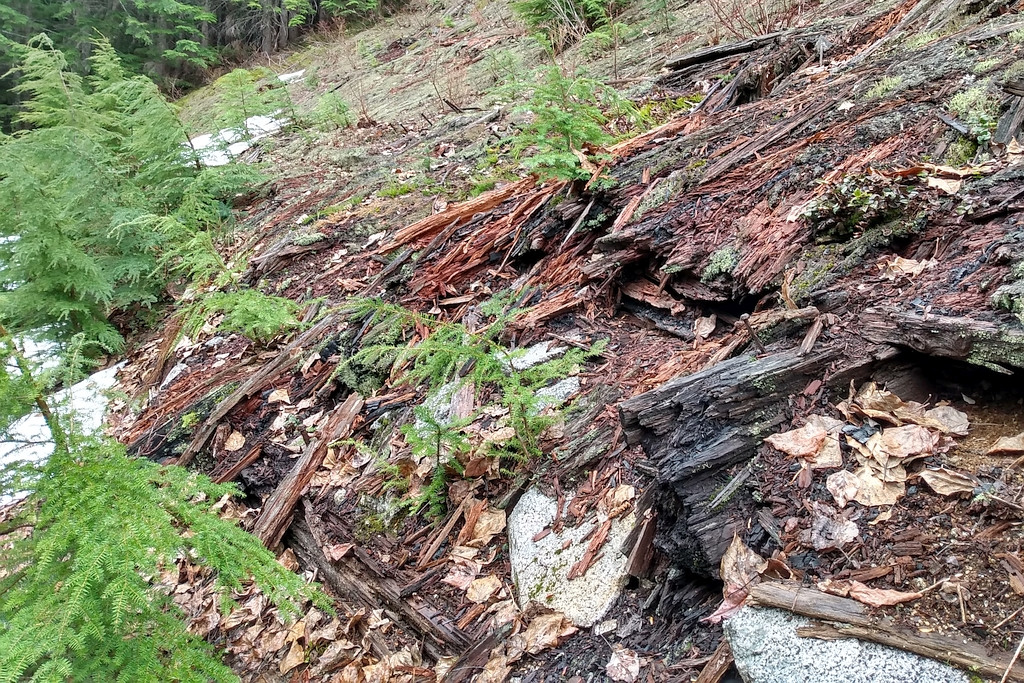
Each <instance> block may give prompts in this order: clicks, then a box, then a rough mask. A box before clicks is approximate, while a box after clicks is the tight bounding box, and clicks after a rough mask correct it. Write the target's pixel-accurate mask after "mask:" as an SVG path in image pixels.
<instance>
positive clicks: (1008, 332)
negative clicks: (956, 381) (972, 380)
mask: <svg viewBox="0 0 1024 683" xmlns="http://www.w3.org/2000/svg"><path fill="white" fill-rule="evenodd" d="M859 330H860V334H861V335H862V336H863V337H864V338H865V339H867V340H868V341H871V342H874V343H876V344H891V345H893V346H899V347H904V348H910V349H913V350H914V351H918V352H920V353H924V354H927V355H929V356H938V357H940V358H952V359H954V360H960V361H966V362H968V363H973V364H975V365H980V366H982V367H986V368H988V369H990V370H995V371H996V372H999V373H1002V374H1009V373H1011V370H1010V369H1008V368H1024V330H1021V329H1020V328H1019V327H1018V328H1017V329H1010V328H1008V327H1006V326H1004V325H998V324H996V323H992V322H985V321H983V320H974V319H972V318H954V317H949V316H943V315H934V314H928V315H918V314H917V313H911V312H904V311H897V310H895V309H891V308H868V309H865V310H864V312H863V313H861V315H860V324H859Z"/></svg>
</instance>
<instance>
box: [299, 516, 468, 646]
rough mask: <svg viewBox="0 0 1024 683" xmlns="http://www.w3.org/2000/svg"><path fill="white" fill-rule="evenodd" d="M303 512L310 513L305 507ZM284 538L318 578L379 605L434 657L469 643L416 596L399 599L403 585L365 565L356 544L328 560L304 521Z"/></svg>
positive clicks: (351, 597)
mask: <svg viewBox="0 0 1024 683" xmlns="http://www.w3.org/2000/svg"><path fill="white" fill-rule="evenodd" d="M306 514H307V516H308V514H309V508H308V506H307V508H306ZM285 542H286V544H287V545H288V547H290V548H291V549H292V550H293V551H294V552H295V555H296V556H297V557H298V558H299V561H300V562H302V564H303V565H305V566H306V567H307V568H315V569H316V571H317V578H318V579H319V580H320V581H322V582H323V583H324V584H325V585H326V586H328V587H329V588H330V589H331V590H333V591H335V592H336V593H337V594H338V595H339V597H341V598H342V599H343V600H345V601H346V602H349V603H352V604H353V605H355V606H356V607H365V608H366V610H367V612H369V611H370V610H374V609H380V608H382V607H383V608H384V610H385V614H386V615H387V616H388V618H390V619H391V620H392V621H394V622H395V625H396V626H397V627H398V628H400V629H401V630H403V631H405V632H406V633H407V634H409V635H410V636H411V637H413V638H415V639H416V640H418V641H420V642H421V643H422V644H423V649H424V652H425V653H426V654H427V655H428V656H429V657H431V658H433V659H435V660H437V659H439V658H441V657H445V656H449V655H453V654H458V653H461V652H463V651H464V650H465V649H466V648H467V647H468V646H469V645H470V644H471V642H472V641H471V639H470V638H469V636H467V635H466V634H465V633H464V632H463V631H462V630H461V629H459V628H458V627H457V626H455V625H454V624H453V623H451V621H450V620H449V619H447V618H446V617H444V616H443V615H438V614H436V610H432V609H429V606H428V605H426V604H421V603H422V600H421V599H420V598H418V597H417V596H410V597H404V598H403V597H402V586H400V585H399V584H398V583H397V582H396V581H395V580H394V579H392V578H390V577H388V576H384V575H383V574H382V573H380V572H379V571H375V568H374V567H372V566H370V564H367V561H364V557H363V556H364V555H365V553H364V552H363V551H362V550H361V549H360V548H358V547H355V548H353V549H352V551H351V552H350V553H349V554H348V555H346V556H345V557H342V558H341V559H339V560H336V561H333V562H332V561H331V560H328V559H327V557H326V556H324V553H323V549H322V548H321V542H319V541H318V540H317V538H316V536H315V534H314V532H313V531H312V529H311V528H310V526H309V524H308V523H307V522H306V521H305V520H304V519H299V520H297V521H296V522H295V523H294V524H292V526H291V528H290V530H289V532H288V535H287V536H286V537H285ZM371 564H372V562H371ZM432 614H433V616H431V615H432Z"/></svg>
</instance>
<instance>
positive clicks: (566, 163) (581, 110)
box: [497, 64, 638, 180]
mask: <svg viewBox="0 0 1024 683" xmlns="http://www.w3.org/2000/svg"><path fill="white" fill-rule="evenodd" d="M513 87H514V88H516V89H518V88H520V87H522V84H514V85H513ZM497 92H499V93H501V92H507V89H499V90H498V91H497ZM528 93H529V94H528V96H527V98H526V101H525V103H524V104H522V105H521V106H519V107H518V108H517V109H516V110H515V111H516V112H517V113H518V114H521V115H523V116H524V117H527V118H529V121H528V122H527V123H526V124H524V125H523V126H522V127H521V130H520V131H519V133H518V134H517V135H515V136H514V137H513V139H512V141H511V142H512V150H513V153H514V154H516V155H517V156H519V155H522V154H523V153H524V152H527V151H529V152H530V153H529V154H528V155H527V156H526V157H525V159H524V160H523V166H524V167H526V169H527V170H529V171H531V172H534V173H537V174H538V175H539V176H540V177H541V178H542V179H559V180H575V179H582V178H589V177H590V176H591V175H592V174H593V171H594V167H595V163H600V162H601V161H603V160H604V159H605V158H606V156H607V155H606V154H605V153H604V152H602V151H601V149H600V148H601V147H602V146H604V145H607V144H609V143H611V142H612V141H613V139H614V138H613V136H612V135H611V133H610V132H608V130H606V125H607V124H608V123H609V121H610V118H609V117H616V116H623V117H627V118H629V119H632V120H635V119H637V118H638V117H637V112H636V109H635V108H634V107H633V105H632V104H631V103H630V102H629V101H628V100H626V99H625V98H623V97H622V96H621V95H619V93H618V92H617V91H616V90H615V89H614V88H611V87H609V86H606V85H604V84H602V83H600V82H599V81H596V80H594V79H592V78H587V77H585V76H582V75H579V74H574V75H569V76H567V75H565V74H563V73H562V70H561V69H560V68H559V67H558V66H557V65H555V64H551V65H548V66H545V67H542V68H541V69H539V70H538V71H537V73H536V74H535V77H534V79H533V85H532V86H529V87H528Z"/></svg>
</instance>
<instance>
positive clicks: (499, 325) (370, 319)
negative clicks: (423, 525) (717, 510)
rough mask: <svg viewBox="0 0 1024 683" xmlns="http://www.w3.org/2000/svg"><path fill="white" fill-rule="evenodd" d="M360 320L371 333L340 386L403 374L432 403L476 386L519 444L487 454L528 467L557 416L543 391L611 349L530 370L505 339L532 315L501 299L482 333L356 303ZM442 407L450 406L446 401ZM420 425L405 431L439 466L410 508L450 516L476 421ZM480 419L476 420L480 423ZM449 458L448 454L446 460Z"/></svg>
mask: <svg viewBox="0 0 1024 683" xmlns="http://www.w3.org/2000/svg"><path fill="white" fill-rule="evenodd" d="M350 310H351V314H352V316H353V318H354V319H358V320H361V321H362V326H363V327H365V328H366V329H367V332H366V333H365V334H364V336H363V340H362V343H361V348H360V349H359V351H357V352H356V353H355V354H354V355H353V356H352V357H351V358H350V359H348V360H347V361H346V362H344V363H342V365H340V366H339V369H338V372H337V373H336V376H337V378H338V380H339V381H341V382H342V383H344V384H347V385H348V386H350V387H352V388H354V389H357V390H363V391H366V390H370V389H371V388H372V387H373V385H374V383H375V382H377V381H382V380H383V379H384V378H386V377H387V376H388V375H389V374H390V372H391V369H392V368H393V367H402V368H404V371H403V377H404V378H405V381H406V382H408V383H409V384H410V385H411V386H425V388H426V390H427V393H428V395H429V396H441V397H445V396H447V397H449V398H450V396H451V393H452V392H454V391H455V390H456V388H457V387H458V386H461V385H463V384H470V385H471V386H473V388H474V392H475V394H476V395H477V396H479V397H482V399H483V400H482V401H480V402H481V403H486V402H487V400H490V401H493V402H494V403H496V404H497V405H499V406H500V407H501V408H502V409H503V411H507V417H506V420H507V425H508V426H509V427H511V428H512V430H513V431H514V434H515V435H514V438H511V439H509V440H508V441H505V442H503V443H489V444H488V445H487V455H488V456H493V457H498V458H499V459H509V460H511V461H513V462H524V461H527V460H530V459H532V458H536V457H539V456H540V455H541V450H540V445H539V437H540V434H541V433H542V432H543V431H544V430H545V429H546V428H547V427H549V426H550V425H551V424H552V423H553V421H554V417H553V415H552V414H551V409H550V408H549V409H548V410H547V411H543V410H542V408H543V407H544V405H545V403H544V400H543V398H542V397H538V395H537V392H538V391H540V390H541V389H543V388H545V387H547V386H549V385H551V384H552V383H553V382H556V381H558V380H561V379H564V378H565V377H567V376H568V375H570V374H572V373H573V372H574V371H575V370H576V369H577V368H578V367H579V366H580V365H581V364H582V363H583V362H585V361H586V360H587V359H588V358H591V357H593V356H596V355H598V354H600V353H601V352H602V351H603V349H604V343H603V342H599V343H597V344H595V345H594V346H593V347H592V348H591V349H590V350H588V351H584V350H582V349H577V348H572V349H568V350H567V351H566V352H565V353H564V354H563V355H561V356H559V357H556V358H549V359H546V360H543V361H542V362H538V363H536V364H534V365H530V366H529V367H526V365H527V364H525V363H522V361H521V359H522V358H523V356H524V354H525V349H517V350H510V349H508V348H507V347H506V346H504V345H503V344H502V343H501V342H500V341H499V338H500V336H501V333H502V331H503V330H504V329H505V328H506V327H507V326H508V325H509V324H510V323H511V322H512V321H513V320H515V319H516V318H517V317H519V316H521V315H522V314H523V313H524V312H525V311H524V310H522V309H516V308H511V307H510V306H509V305H508V302H507V299H505V298H502V297H496V298H495V299H492V300H491V301H490V302H488V303H487V304H485V305H484V306H482V307H481V313H482V314H483V315H485V316H487V317H488V319H489V322H487V323H485V324H482V325H480V326H479V327H478V328H477V329H475V330H470V329H468V328H467V327H466V326H465V325H461V324H459V323H454V322H445V321H440V320H437V319H435V318H433V317H431V316H428V315H424V314H419V313H415V312H413V311H409V310H407V309H404V308H402V307H400V306H396V305H393V304H388V303H385V302H383V301H380V300H375V299H368V300H361V301H356V302H353V303H352V304H351V307H350ZM415 330H421V331H422V330H425V331H426V333H427V335H426V337H425V338H423V339H420V340H419V342H418V343H416V344H412V345H410V344H409V343H407V341H406V340H408V339H409V338H410V337H411V336H412V335H413V334H414V333H415ZM439 402H443V400H442V401H439ZM415 417H416V418H417V422H416V423H415V424H413V425H409V426H407V427H406V428H405V429H403V433H404V434H405V435H406V438H407V439H408V440H409V443H410V445H411V446H412V447H413V449H414V451H415V452H416V453H417V454H418V455H421V456H429V457H432V458H434V459H435V467H434V470H433V476H432V478H431V483H430V485H429V486H428V487H427V488H426V489H425V491H424V492H423V493H422V494H421V496H419V497H417V498H414V499H413V500H412V501H411V502H410V506H411V509H412V510H413V511H415V510H419V509H420V508H423V507H425V508H426V509H427V510H428V511H430V512H431V513H436V512H439V511H443V510H444V506H445V503H446V501H447V488H446V487H445V486H444V484H445V482H446V481H447V477H448V476H449V475H450V474H452V473H458V472H459V471H460V468H459V465H458V461H457V460H456V459H455V457H454V456H455V455H456V454H457V453H460V452H464V451H465V450H466V449H467V444H468V439H467V438H466V435H465V433H464V429H465V427H466V426H468V425H469V424H470V423H471V422H472V417H471V418H469V419H457V418H451V417H449V416H443V415H439V414H437V413H436V412H432V411H431V408H430V406H429V399H428V405H425V406H423V407H421V409H418V410H416V411H415ZM473 417H475V416H473ZM442 453H445V454H447V457H446V458H442V455H441V454H442Z"/></svg>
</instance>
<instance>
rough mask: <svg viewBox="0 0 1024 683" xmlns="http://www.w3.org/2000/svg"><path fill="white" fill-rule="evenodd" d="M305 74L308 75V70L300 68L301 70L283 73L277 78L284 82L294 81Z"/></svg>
mask: <svg viewBox="0 0 1024 683" xmlns="http://www.w3.org/2000/svg"><path fill="white" fill-rule="evenodd" d="M305 75H306V70H305V69H300V70H299V71H293V72H291V73H290V74H281V75H280V76H278V77H277V78H278V79H279V80H280V81H281V82H282V83H294V82H295V81H297V80H299V79H300V78H302V77H303V76H305Z"/></svg>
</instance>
